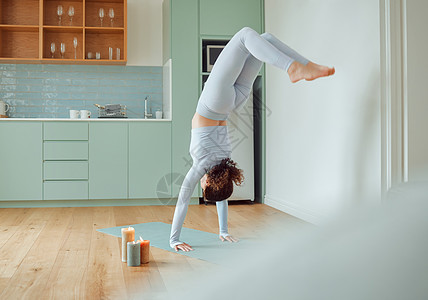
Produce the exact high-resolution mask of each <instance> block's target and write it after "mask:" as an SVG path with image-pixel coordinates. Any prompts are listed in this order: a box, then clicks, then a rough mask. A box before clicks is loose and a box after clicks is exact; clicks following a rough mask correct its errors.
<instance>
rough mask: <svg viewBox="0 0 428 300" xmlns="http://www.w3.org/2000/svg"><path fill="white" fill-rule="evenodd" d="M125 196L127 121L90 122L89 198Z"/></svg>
mask: <svg viewBox="0 0 428 300" xmlns="http://www.w3.org/2000/svg"><path fill="white" fill-rule="evenodd" d="M126 198H128V123H127V122H111V121H110V122H109V121H106V122H90V124H89V199H126Z"/></svg>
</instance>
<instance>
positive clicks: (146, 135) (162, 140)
mask: <svg viewBox="0 0 428 300" xmlns="http://www.w3.org/2000/svg"><path fill="white" fill-rule="evenodd" d="M170 187H171V123H170V122H130V123H129V198H130V199H135V198H171V188H170Z"/></svg>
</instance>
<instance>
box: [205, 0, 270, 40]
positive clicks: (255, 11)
mask: <svg viewBox="0 0 428 300" xmlns="http://www.w3.org/2000/svg"><path fill="white" fill-rule="evenodd" d="M262 6H263V1H261V0H215V1H213V0H200V33H201V35H233V34H235V33H236V32H238V31H239V30H240V29H241V28H243V27H246V26H248V27H251V28H253V29H254V30H256V31H258V32H259V33H261V30H262V12H263V7H262Z"/></svg>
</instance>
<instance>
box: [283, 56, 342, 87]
mask: <svg viewBox="0 0 428 300" xmlns="http://www.w3.org/2000/svg"><path fill="white" fill-rule="evenodd" d="M334 72H335V69H334V68H329V67H326V66H321V65H317V64H314V63H312V62H309V63H308V64H307V65H306V66H305V65H303V64H301V63H299V62H297V61H294V62H293V63H292V64H291V65H290V67H289V68H288V76H290V80H291V82H292V83H295V82H297V81H300V80H302V79H305V80H308V81H311V80H314V79H317V78H319V77H325V76H331V75H333V74H334Z"/></svg>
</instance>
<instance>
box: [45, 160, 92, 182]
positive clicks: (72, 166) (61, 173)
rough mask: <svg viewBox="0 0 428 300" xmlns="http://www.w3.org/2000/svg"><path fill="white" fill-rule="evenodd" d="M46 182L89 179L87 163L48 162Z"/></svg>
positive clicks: (46, 164)
mask: <svg viewBox="0 0 428 300" xmlns="http://www.w3.org/2000/svg"><path fill="white" fill-rule="evenodd" d="M44 179H45V180H67V179H88V162H87V161H46V162H45V163H44Z"/></svg>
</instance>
